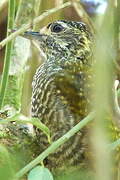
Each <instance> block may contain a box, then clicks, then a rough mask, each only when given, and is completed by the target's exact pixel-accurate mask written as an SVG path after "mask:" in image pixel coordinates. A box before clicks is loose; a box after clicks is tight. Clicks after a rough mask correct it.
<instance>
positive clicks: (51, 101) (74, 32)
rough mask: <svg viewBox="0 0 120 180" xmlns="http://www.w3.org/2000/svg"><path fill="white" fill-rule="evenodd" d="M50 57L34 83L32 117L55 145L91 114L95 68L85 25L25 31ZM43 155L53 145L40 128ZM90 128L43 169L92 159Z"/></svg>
mask: <svg viewBox="0 0 120 180" xmlns="http://www.w3.org/2000/svg"><path fill="white" fill-rule="evenodd" d="M24 36H25V37H26V38H28V39H32V40H33V41H34V42H35V43H37V45H38V46H39V47H40V49H41V51H42V53H43V54H44V55H45V60H44V62H43V64H42V65H40V67H38V69H37V70H36V73H35V75H34V77H33V82H32V88H33V90H32V100H31V101H32V103H31V104H32V105H31V113H32V117H35V118H39V119H40V121H41V122H42V123H43V124H45V125H46V126H47V127H48V128H49V130H50V134H51V141H52V142H54V141H56V140H57V139H58V138H60V137H61V136H63V135H64V134H65V133H66V132H68V131H69V130H70V129H71V128H72V127H74V126H75V125H76V124H77V123H79V122H80V121H81V120H82V119H83V118H84V117H86V116H87V115H88V113H89V111H90V104H91V100H90V93H91V85H90V81H91V78H92V66H93V41H94V38H93V34H92V33H91V31H90V29H89V27H88V25H87V24H85V23H84V22H76V21H68V20H56V21H54V22H52V23H49V24H48V25H47V26H46V27H45V28H43V31H41V32H34V31H26V32H25V33H24ZM35 131H36V135H37V139H38V143H39V147H40V152H42V151H44V150H45V149H46V148H47V147H48V146H49V142H48V139H47V136H46V135H45V134H44V133H43V132H42V131H40V130H38V129H37V128H36V129H35ZM87 136H88V133H87V127H86V128H83V129H82V130H81V131H80V132H78V133H77V134H75V135H74V136H73V137H72V138H71V139H70V140H69V141H67V142H66V143H65V144H63V145H62V146H61V147H60V148H58V149H57V150H56V151H55V152H54V153H53V154H51V155H49V156H48V157H47V158H46V159H45V161H44V164H45V165H46V166H47V167H48V168H50V169H56V168H61V169H62V168H63V167H68V165H69V166H77V165H78V164H81V165H82V164H83V165H84V162H86V160H87V158H88V157H87V156H88V155H87V148H88V137H87Z"/></svg>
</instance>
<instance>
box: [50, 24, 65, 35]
mask: <svg viewBox="0 0 120 180" xmlns="http://www.w3.org/2000/svg"><path fill="white" fill-rule="evenodd" d="M63 29H64V27H63V26H61V25H60V24H53V25H52V26H51V31H52V32H55V33H59V32H61V31H62V30H63Z"/></svg>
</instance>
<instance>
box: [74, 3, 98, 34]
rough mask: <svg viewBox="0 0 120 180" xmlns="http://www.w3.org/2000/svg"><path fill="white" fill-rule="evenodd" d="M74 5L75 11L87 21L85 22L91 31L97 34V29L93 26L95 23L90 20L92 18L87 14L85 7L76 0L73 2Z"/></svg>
mask: <svg viewBox="0 0 120 180" xmlns="http://www.w3.org/2000/svg"><path fill="white" fill-rule="evenodd" d="M72 5H73V7H74V9H75V11H76V12H77V14H78V16H79V17H80V18H82V19H83V20H85V22H86V23H87V24H88V25H89V26H90V28H91V31H92V32H93V33H95V27H94V25H93V22H92V20H91V19H90V17H89V16H88V15H87V13H86V12H85V10H84V9H83V7H82V6H81V4H80V2H79V1H76V0H72Z"/></svg>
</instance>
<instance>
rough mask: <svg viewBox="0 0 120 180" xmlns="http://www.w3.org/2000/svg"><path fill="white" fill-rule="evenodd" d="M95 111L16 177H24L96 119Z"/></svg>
mask: <svg viewBox="0 0 120 180" xmlns="http://www.w3.org/2000/svg"><path fill="white" fill-rule="evenodd" d="M94 116H95V115H94V112H92V113H90V114H89V115H88V116H87V117H85V118H84V119H83V120H81V121H80V122H79V123H78V124H77V125H76V126H74V127H73V128H72V129H71V130H69V131H68V132H67V133H66V134H65V135H63V136H62V137H61V138H59V139H58V140H57V141H55V142H53V143H52V144H51V145H50V146H49V147H48V148H47V149H46V150H45V151H43V152H42V153H41V154H40V155H39V156H38V157H37V158H36V159H34V160H33V161H31V162H30V163H29V164H28V165H27V166H25V167H24V168H23V169H21V170H20V171H19V172H18V173H17V174H16V178H20V177H22V176H23V175H24V174H25V173H27V172H28V171H29V170H31V169H32V168H33V167H34V166H36V165H37V164H39V163H40V162H41V161H43V160H44V159H45V158H46V157H47V156H48V155H49V154H51V153H54V152H55V150H56V149H58V148H59V147H60V146H61V145H62V144H64V143H65V142H66V141H68V140H69V139H70V138H71V137H72V136H73V135H74V134H75V133H77V132H78V131H79V130H80V129H82V128H83V127H84V126H85V125H87V124H88V123H89V122H91V121H92V120H93V119H94Z"/></svg>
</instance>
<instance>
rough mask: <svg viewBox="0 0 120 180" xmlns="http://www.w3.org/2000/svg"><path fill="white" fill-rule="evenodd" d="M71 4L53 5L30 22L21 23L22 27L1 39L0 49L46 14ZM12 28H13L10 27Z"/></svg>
mask: <svg viewBox="0 0 120 180" xmlns="http://www.w3.org/2000/svg"><path fill="white" fill-rule="evenodd" d="M70 5H71V2H67V3H64V4H62V5H61V6H58V7H55V8H53V9H50V10H48V11H46V12H44V13H43V14H41V15H40V16H38V17H36V18H35V19H34V20H33V22H32V23H28V24H25V25H23V27H22V28H20V29H19V30H18V31H15V32H14V33H12V34H11V35H10V36H8V37H7V38H6V39H4V40H3V41H1V42H0V49H2V48H3V47H4V46H5V45H6V43H8V42H9V41H11V40H12V39H14V38H15V37H16V36H18V35H19V34H22V33H23V32H25V31H26V30H27V29H29V28H31V27H32V26H34V25H35V24H37V23H39V22H40V21H42V20H43V19H44V18H46V17H47V16H49V15H50V14H52V13H55V12H56V11H58V10H61V9H63V8H66V7H68V6H70ZM10 29H13V28H10Z"/></svg>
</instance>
